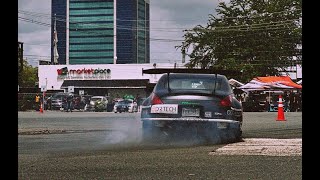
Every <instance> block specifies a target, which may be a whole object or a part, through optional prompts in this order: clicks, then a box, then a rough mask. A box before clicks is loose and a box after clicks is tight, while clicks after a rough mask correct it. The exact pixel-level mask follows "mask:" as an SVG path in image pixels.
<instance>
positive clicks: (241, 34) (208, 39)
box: [176, 0, 302, 81]
mask: <svg viewBox="0 0 320 180" xmlns="http://www.w3.org/2000/svg"><path fill="white" fill-rule="evenodd" d="M301 5H302V2H301V0H230V3H229V4H226V3H225V2H220V3H219V5H218V7H217V8H216V12H217V16H213V15H212V14H210V15H209V20H208V23H207V25H206V26H201V25H198V26H196V27H194V28H192V29H190V30H185V34H184V38H185V40H184V42H183V43H182V45H179V46H177V47H176V48H178V49H179V48H180V49H181V52H182V53H184V52H185V53H186V55H187V56H189V57H190V62H189V63H188V64H186V66H187V67H188V68H194V67H201V68H209V67H210V66H213V67H216V68H223V69H228V70H239V71H241V72H243V73H242V76H241V77H238V79H239V80H241V81H248V80H250V79H252V78H253V77H256V76H266V75H279V71H284V70H285V69H286V68H287V67H288V66H291V65H295V64H296V63H297V62H298V63H299V62H301V49H299V48H297V47H298V45H301V42H302V29H301V21H302V10H301ZM188 51H191V52H190V53H188ZM296 57H297V58H298V60H296V59H295V58H296Z"/></svg>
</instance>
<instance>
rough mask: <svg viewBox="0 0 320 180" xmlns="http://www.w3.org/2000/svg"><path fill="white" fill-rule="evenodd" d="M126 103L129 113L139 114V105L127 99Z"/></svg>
mask: <svg viewBox="0 0 320 180" xmlns="http://www.w3.org/2000/svg"><path fill="white" fill-rule="evenodd" d="M124 101H125V103H126V104H127V105H128V112H130V113H133V112H138V104H137V102H136V101H134V100H132V99H126V100H124Z"/></svg>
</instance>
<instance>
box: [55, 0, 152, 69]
mask: <svg viewBox="0 0 320 180" xmlns="http://www.w3.org/2000/svg"><path fill="white" fill-rule="evenodd" d="M51 12H52V17H53V18H52V24H53V26H52V30H51V31H52V33H51V34H52V36H51V41H52V43H51V44H52V47H51V52H52V53H51V54H52V57H51V62H52V63H54V59H55V58H54V41H55V40H57V46H56V47H57V51H58V55H59V58H58V62H57V64H67V65H69V64H74V65H75V64H144V63H150V33H149V29H150V24H149V19H150V16H149V14H150V13H149V0H119V1H117V0H52V11H51ZM54 24H55V26H54ZM55 28H56V33H57V39H55V35H54V29H55Z"/></svg>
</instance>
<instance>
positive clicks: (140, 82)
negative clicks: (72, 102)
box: [61, 79, 149, 89]
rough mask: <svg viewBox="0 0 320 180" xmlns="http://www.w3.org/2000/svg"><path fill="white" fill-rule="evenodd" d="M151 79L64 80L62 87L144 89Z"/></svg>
mask: <svg viewBox="0 0 320 180" xmlns="http://www.w3.org/2000/svg"><path fill="white" fill-rule="evenodd" d="M148 83H149V79H127V80H64V81H63V83H62V85H61V88H68V86H74V88H90V89H94V88H108V89H111V88H114V89H118V88H122V89H143V88H146V87H147V84H148Z"/></svg>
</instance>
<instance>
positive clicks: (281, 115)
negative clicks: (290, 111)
mask: <svg viewBox="0 0 320 180" xmlns="http://www.w3.org/2000/svg"><path fill="white" fill-rule="evenodd" d="M277 121H285V118H284V112H283V104H282V96H281V95H279V102H278V118H277Z"/></svg>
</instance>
